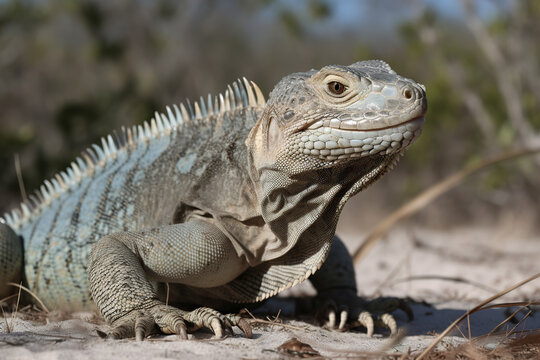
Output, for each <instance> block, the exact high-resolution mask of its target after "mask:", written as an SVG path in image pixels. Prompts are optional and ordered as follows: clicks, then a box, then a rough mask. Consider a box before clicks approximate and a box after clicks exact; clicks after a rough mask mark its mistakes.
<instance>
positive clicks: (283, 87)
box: [249, 60, 427, 177]
mask: <svg viewBox="0 0 540 360" xmlns="http://www.w3.org/2000/svg"><path fill="white" fill-rule="evenodd" d="M426 110H427V101H426V93H425V88H424V86H423V85H420V84H418V83H416V82H414V81H413V80H410V79H407V78H404V77H402V76H399V75H397V74H396V73H395V72H394V71H393V70H392V69H391V68H390V66H389V65H388V64H386V63H385V62H383V61H378V60H370V61H361V62H357V63H355V64H352V65H350V66H338V65H331V66H326V67H324V68H322V69H321V70H319V71H316V70H311V71H308V72H304V73H295V74H291V75H289V76H287V77H285V78H283V79H282V80H281V81H280V82H279V83H278V84H277V85H276V87H275V88H274V89H273V90H272V92H271V94H270V97H269V99H268V102H267V105H266V108H265V111H264V113H263V115H262V117H261V119H260V120H259V124H258V126H257V127H256V128H255V129H254V131H253V132H252V133H251V134H250V140H249V145H250V147H251V151H252V156H253V159H254V164H255V166H256V167H257V168H258V169H259V170H261V169H262V168H267V167H272V168H279V169H281V170H282V171H286V172H288V173H290V174H299V173H303V172H305V171H310V170H314V169H321V168H336V167H342V166H344V165H347V166H350V165H353V166H354V168H355V169H356V172H357V175H358V177H362V176H364V175H365V174H363V173H362V172H363V170H364V169H365V170H366V171H370V170H371V169H372V168H373V167H372V166H363V164H364V163H366V162H368V163H370V164H374V163H386V162H387V163H391V162H393V161H394V159H396V158H397V157H396V155H398V154H401V153H402V152H403V151H404V150H405V149H406V148H407V147H408V146H409V145H410V144H411V143H412V142H413V141H414V140H415V139H416V138H417V137H418V136H419V135H420V133H421V131H422V127H423V125H424V115H425V113H426Z"/></svg>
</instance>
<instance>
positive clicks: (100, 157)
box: [92, 144, 105, 163]
mask: <svg viewBox="0 0 540 360" xmlns="http://www.w3.org/2000/svg"><path fill="white" fill-rule="evenodd" d="M92 149H93V150H94V153H95V155H96V160H97V161H96V163H98V162H100V161H101V160H103V159H105V154H104V153H103V150H101V148H100V147H99V146H98V145H96V144H92Z"/></svg>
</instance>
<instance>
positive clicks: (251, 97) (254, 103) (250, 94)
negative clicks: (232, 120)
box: [242, 77, 257, 106]
mask: <svg viewBox="0 0 540 360" xmlns="http://www.w3.org/2000/svg"><path fill="white" fill-rule="evenodd" d="M242 82H243V83H244V89H245V91H246V93H247V97H248V101H247V102H248V106H257V100H256V99H255V94H254V93H253V88H252V87H251V85H250V84H249V82H248V80H247V79H246V78H245V77H243V78H242Z"/></svg>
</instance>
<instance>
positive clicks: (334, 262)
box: [309, 236, 413, 336]
mask: <svg viewBox="0 0 540 360" xmlns="http://www.w3.org/2000/svg"><path fill="white" fill-rule="evenodd" d="M309 280H310V281H311V283H312V284H313V286H314V287H315V289H316V290H317V296H316V297H315V298H314V299H312V304H310V306H309V307H311V308H312V309H314V310H315V312H316V316H317V318H318V319H319V320H320V321H321V322H323V323H324V324H325V325H326V326H328V327H330V328H338V329H340V330H342V329H344V328H345V326H346V325H348V326H350V327H355V326H359V325H362V326H364V327H365V328H366V329H367V334H368V336H371V335H372V334H373V331H374V327H375V326H386V327H388V328H390V330H391V333H392V334H395V333H396V331H397V325H396V321H395V319H394V317H393V316H392V315H390V312H392V311H394V310H397V309H402V310H403V311H405V312H406V313H407V315H408V317H409V320H411V319H412V316H413V315H412V311H411V310H410V308H409V306H408V305H407V304H406V303H405V302H404V301H403V300H401V299H397V298H378V299H375V300H372V301H367V300H365V299H362V298H360V297H358V296H357V289H356V279H355V272H354V265H353V262H352V259H351V256H350V254H349V252H348V251H347V248H346V247H345V245H343V243H342V242H341V240H340V239H339V238H338V237H337V236H335V237H334V240H333V243H332V247H331V248H330V253H329V254H328V258H327V259H326V261H325V262H324V264H323V265H322V267H321V269H320V270H318V271H317V272H316V273H315V274H313V275H312V276H311V277H310V278H309ZM373 315H374V316H375V320H374V319H373ZM337 316H339V318H337Z"/></svg>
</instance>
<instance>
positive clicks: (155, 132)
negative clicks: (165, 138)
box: [150, 118, 159, 137]
mask: <svg viewBox="0 0 540 360" xmlns="http://www.w3.org/2000/svg"><path fill="white" fill-rule="evenodd" d="M150 132H151V136H150V137H152V136H157V135H159V131H158V127H157V123H156V119H155V118H152V119H150Z"/></svg>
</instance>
